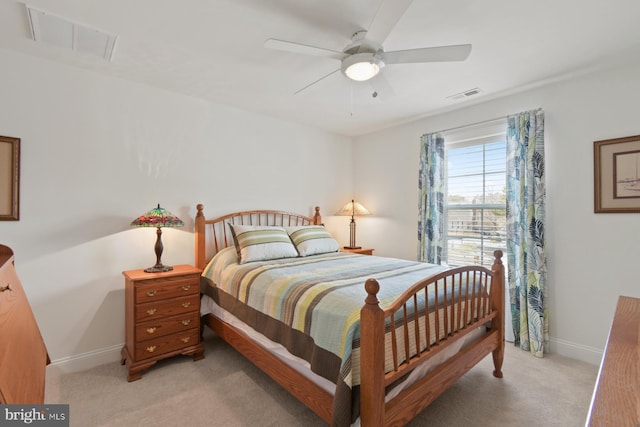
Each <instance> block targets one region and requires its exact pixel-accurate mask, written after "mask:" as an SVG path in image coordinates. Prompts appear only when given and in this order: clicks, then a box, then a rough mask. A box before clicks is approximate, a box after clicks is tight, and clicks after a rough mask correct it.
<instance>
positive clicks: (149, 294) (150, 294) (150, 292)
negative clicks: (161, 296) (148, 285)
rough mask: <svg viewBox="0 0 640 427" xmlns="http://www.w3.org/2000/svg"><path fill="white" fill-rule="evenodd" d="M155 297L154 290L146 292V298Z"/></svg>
mask: <svg viewBox="0 0 640 427" xmlns="http://www.w3.org/2000/svg"><path fill="white" fill-rule="evenodd" d="M155 295H156V291H155V290H153V291H147V296H150V297H153V296H155Z"/></svg>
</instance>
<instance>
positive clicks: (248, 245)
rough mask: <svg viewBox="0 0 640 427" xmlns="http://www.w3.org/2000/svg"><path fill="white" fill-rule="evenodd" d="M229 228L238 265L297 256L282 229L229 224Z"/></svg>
mask: <svg viewBox="0 0 640 427" xmlns="http://www.w3.org/2000/svg"><path fill="white" fill-rule="evenodd" d="M229 227H231V234H232V235H233V241H234V243H235V245H236V251H237V252H238V262H239V263H240V264H245V263H247V262H253V261H267V260H270V259H279V258H292V257H297V256H298V252H297V251H296V248H295V247H294V246H293V244H292V243H291V239H289V235H288V234H287V232H286V231H285V230H284V228H282V227H266V226H248V225H234V224H229Z"/></svg>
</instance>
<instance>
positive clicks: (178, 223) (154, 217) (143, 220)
mask: <svg viewBox="0 0 640 427" xmlns="http://www.w3.org/2000/svg"><path fill="white" fill-rule="evenodd" d="M131 226H132V227H157V229H158V230H157V231H156V235H157V236H158V237H157V238H156V245H155V247H154V249H155V252H156V265H154V266H153V267H149V268H145V269H144V271H146V272H147V273H162V272H164V271H171V270H173V267H171V266H168V265H163V264H162V261H161V260H160V258H161V257H162V250H163V249H164V248H163V246H162V227H182V226H184V222H182V220H181V219H180V218H178V217H177V216H175V215H174V214H172V213H171V212H169V211H168V210H166V209H164V208H161V207H160V204H159V203H158V207H157V208H154V209H151V210H150V211H149V212H147V213H145V214H144V215H140V216H139V217H138V218H136V219H134V220H133V221H132V222H131Z"/></svg>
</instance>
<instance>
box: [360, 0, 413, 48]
mask: <svg viewBox="0 0 640 427" xmlns="http://www.w3.org/2000/svg"><path fill="white" fill-rule="evenodd" d="M412 1H413V0H382V3H380V7H379V8H378V12H377V13H376V16H375V17H374V18H373V22H371V25H369V28H368V29H367V35H366V36H365V40H366V41H369V42H373V44H377V45H382V42H383V41H384V40H385V39H386V38H387V36H388V35H389V33H391V31H392V30H393V28H394V27H395V26H396V24H397V23H398V21H399V20H400V18H401V17H402V15H404V13H405V12H406V11H407V9H408V8H409V6H410V5H411V2H412Z"/></svg>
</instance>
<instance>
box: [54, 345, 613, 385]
mask: <svg viewBox="0 0 640 427" xmlns="http://www.w3.org/2000/svg"><path fill="white" fill-rule="evenodd" d="M549 344H550V349H549V350H550V351H551V352H552V353H557V354H560V355H562V356H566V357H570V358H572V359H577V360H581V361H583V362H587V363H591V364H593V365H600V362H601V361H602V355H603V350H601V349H599V348H594V347H589V346H586V345H582V344H578V343H575V342H571V341H565V340H561V339H559V338H550V339H549ZM123 345H124V343H123V344H116V345H114V346H111V347H106V348H102V349H99V350H94V351H90V352H87V353H82V354H78V355H75V356H69V357H63V358H60V359H56V360H53V361H51V364H50V365H49V366H48V367H47V377H50V378H55V377H60V376H61V375H64V374H70V373H73V372H80V371H85V370H87V369H91V368H94V367H96V366H100V365H104V364H106V363H113V362H116V361H119V360H120V350H122V346H123Z"/></svg>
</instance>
